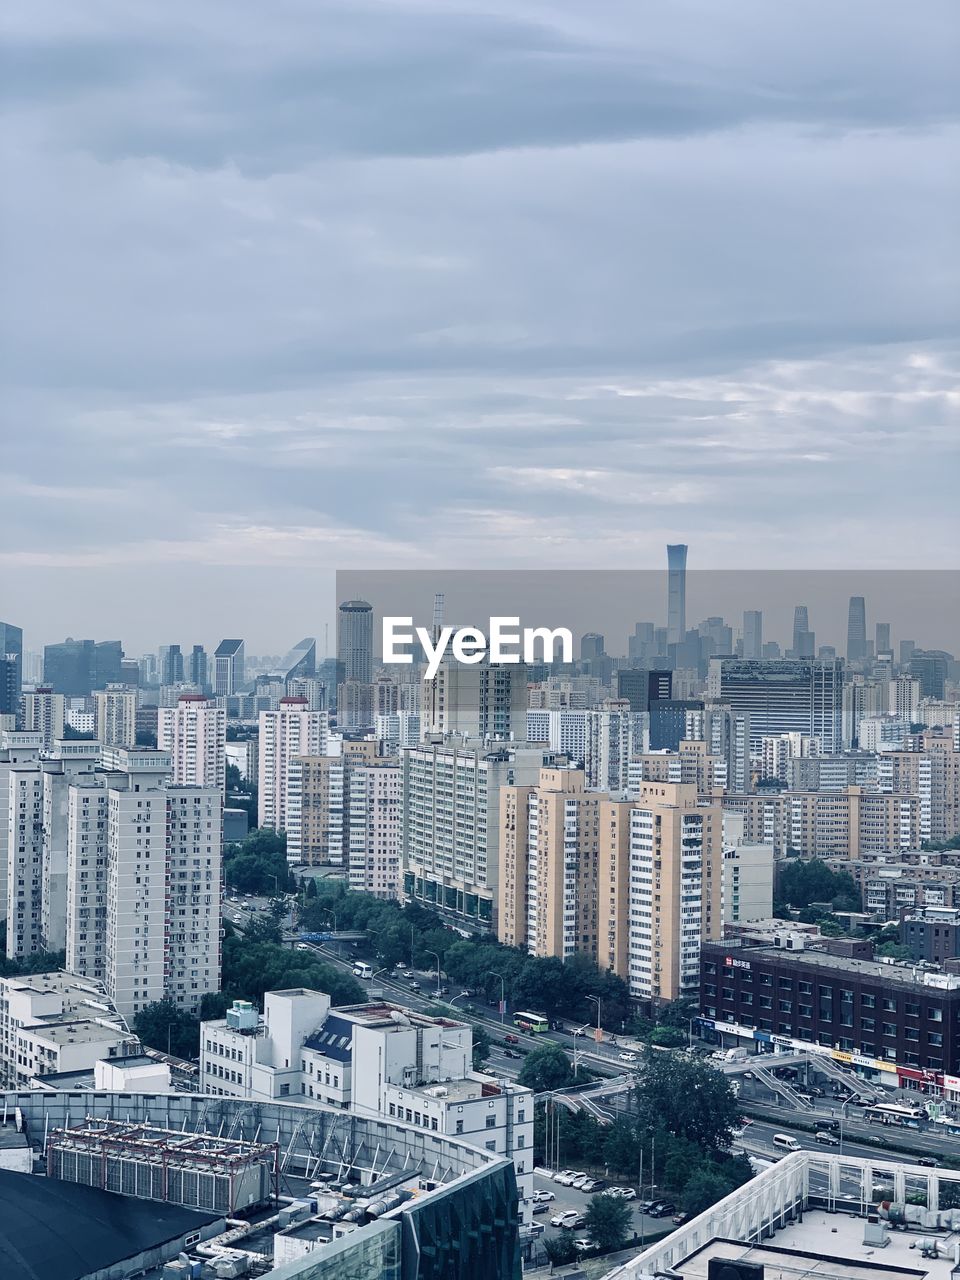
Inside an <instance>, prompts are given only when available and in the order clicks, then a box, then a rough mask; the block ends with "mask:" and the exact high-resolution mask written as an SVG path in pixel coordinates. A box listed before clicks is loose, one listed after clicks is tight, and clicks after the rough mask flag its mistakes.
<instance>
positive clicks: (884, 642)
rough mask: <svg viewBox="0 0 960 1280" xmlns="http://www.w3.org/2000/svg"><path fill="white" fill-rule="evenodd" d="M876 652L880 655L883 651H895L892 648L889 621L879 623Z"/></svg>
mask: <svg viewBox="0 0 960 1280" xmlns="http://www.w3.org/2000/svg"><path fill="white" fill-rule="evenodd" d="M874 652H875V653H877V654H878V655H879V654H881V653H892V652H893V650H892V649H891V648H890V623H889V622H878V623H877V642H876V647H875V649H874Z"/></svg>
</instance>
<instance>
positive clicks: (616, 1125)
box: [603, 1118, 640, 1180]
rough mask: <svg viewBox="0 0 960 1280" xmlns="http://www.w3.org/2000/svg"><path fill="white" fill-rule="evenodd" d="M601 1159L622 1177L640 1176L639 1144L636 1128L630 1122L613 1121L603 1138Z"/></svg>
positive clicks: (632, 1177)
mask: <svg viewBox="0 0 960 1280" xmlns="http://www.w3.org/2000/svg"><path fill="white" fill-rule="evenodd" d="M603 1159H604V1162H605V1163H606V1164H608V1165H609V1166H610V1168H611V1169H615V1170H616V1171H617V1173H619V1174H621V1175H622V1176H623V1177H627V1178H630V1179H631V1180H634V1179H636V1178H637V1177H638V1176H639V1174H640V1143H639V1141H638V1139H637V1130H636V1126H635V1125H634V1124H633V1123H632V1121H630V1120H625V1119H622V1118H618V1119H617V1120H614V1122H613V1124H611V1125H610V1126H609V1127H608V1128H607V1130H606V1132H605V1134H604V1137H603Z"/></svg>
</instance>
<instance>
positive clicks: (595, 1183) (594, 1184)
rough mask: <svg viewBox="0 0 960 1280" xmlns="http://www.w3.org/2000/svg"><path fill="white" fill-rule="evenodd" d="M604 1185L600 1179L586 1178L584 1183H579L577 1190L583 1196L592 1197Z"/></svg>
mask: <svg viewBox="0 0 960 1280" xmlns="http://www.w3.org/2000/svg"><path fill="white" fill-rule="evenodd" d="M604 1185H605V1184H604V1181H603V1179H602V1178H587V1179H586V1180H585V1181H584V1182H581V1183H580V1188H579V1189H580V1190H581V1191H582V1192H583V1193H584V1194H585V1195H588V1196H592V1195H593V1194H594V1193H595V1192H597V1191H599V1190H600V1189H601V1188H602V1187H603V1186H604Z"/></svg>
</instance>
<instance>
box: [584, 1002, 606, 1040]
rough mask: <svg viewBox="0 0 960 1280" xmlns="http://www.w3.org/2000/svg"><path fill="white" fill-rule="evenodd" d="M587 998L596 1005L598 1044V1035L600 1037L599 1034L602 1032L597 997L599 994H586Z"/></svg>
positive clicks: (598, 1038)
mask: <svg viewBox="0 0 960 1280" xmlns="http://www.w3.org/2000/svg"><path fill="white" fill-rule="evenodd" d="M587 999H588V1000H592V1001H593V1003H594V1004H595V1005H596V1006H597V1044H599V1043H600V1037H601V1035H602V1034H603V1033H602V1032H601V1030H600V997H599V996H587Z"/></svg>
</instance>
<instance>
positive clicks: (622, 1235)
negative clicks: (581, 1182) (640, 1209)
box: [583, 1196, 633, 1252]
mask: <svg viewBox="0 0 960 1280" xmlns="http://www.w3.org/2000/svg"><path fill="white" fill-rule="evenodd" d="M583 1216H584V1217H585V1218H586V1220H587V1231H588V1232H589V1235H590V1239H591V1240H592V1241H593V1243H594V1244H595V1245H596V1246H597V1248H598V1249H602V1250H604V1251H605V1252H609V1251H610V1250H613V1249H622V1248H623V1246H624V1244H625V1243H626V1241H627V1238H628V1237H629V1235H630V1232H631V1230H632V1228H633V1210H632V1208H631V1206H630V1205H629V1204H628V1203H627V1202H626V1201H625V1200H621V1199H620V1198H619V1197H615V1196H591V1197H590V1203H589V1204H588V1205H587V1210H586V1213H585V1214H584V1215H583Z"/></svg>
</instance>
